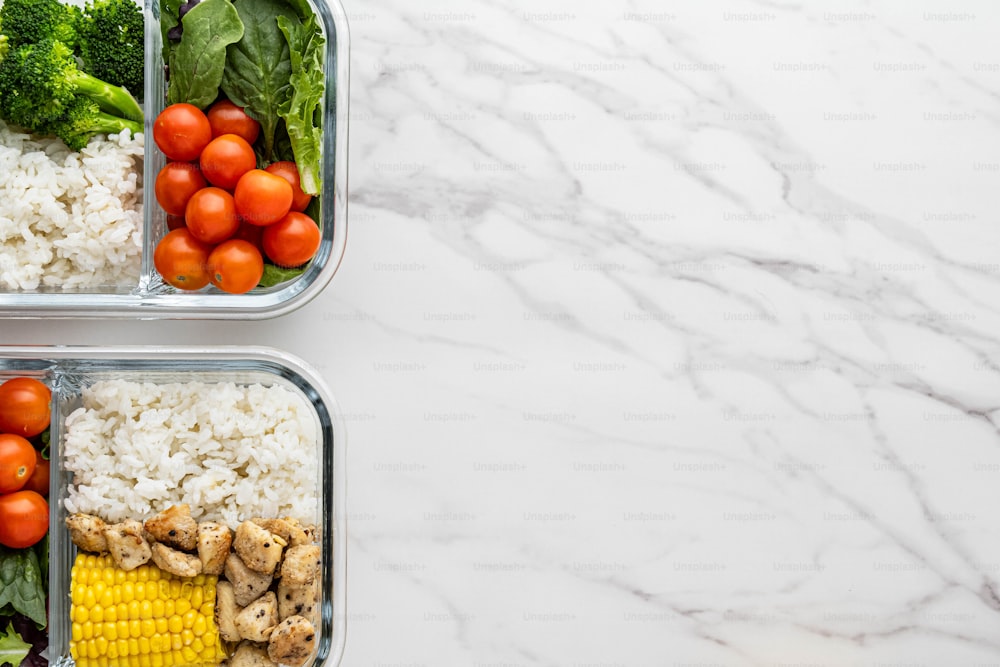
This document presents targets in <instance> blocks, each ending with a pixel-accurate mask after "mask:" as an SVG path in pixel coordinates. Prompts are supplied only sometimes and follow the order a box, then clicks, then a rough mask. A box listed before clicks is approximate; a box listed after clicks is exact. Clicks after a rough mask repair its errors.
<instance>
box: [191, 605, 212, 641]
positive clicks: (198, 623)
mask: <svg viewBox="0 0 1000 667" xmlns="http://www.w3.org/2000/svg"><path fill="white" fill-rule="evenodd" d="M188 613H190V614H194V612H193V611H192V612H188ZM207 629H208V624H206V623H205V617H204V616H202V615H201V614H196V615H195V618H194V623H192V624H191V630H192V631H194V634H195V636H197V637H201V636H202V635H203V634H205V630H207Z"/></svg>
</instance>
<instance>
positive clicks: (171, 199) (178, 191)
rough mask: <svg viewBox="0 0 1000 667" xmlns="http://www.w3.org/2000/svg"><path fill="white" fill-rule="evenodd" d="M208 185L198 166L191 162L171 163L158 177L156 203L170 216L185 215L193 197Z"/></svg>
mask: <svg viewBox="0 0 1000 667" xmlns="http://www.w3.org/2000/svg"><path fill="white" fill-rule="evenodd" d="M207 185H208V183H206V182H205V177H204V176H202V175H201V171H200V170H199V169H198V165H196V164H192V163H190V162H169V163H167V165H166V166H165V167H163V169H161V170H160V173H159V174H157V175H156V186H155V191H156V201H158V202H159V203H160V206H162V207H163V210H164V211H166V212H167V213H168V214H170V215H184V207H185V206H187V203H188V200H189V199H191V195H193V194H194V193H196V192H198V190H201V189H202V188H204V187H205V186H207Z"/></svg>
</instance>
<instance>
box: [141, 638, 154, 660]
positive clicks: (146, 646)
mask: <svg viewBox="0 0 1000 667" xmlns="http://www.w3.org/2000/svg"><path fill="white" fill-rule="evenodd" d="M150 646H151V644H150V641H149V638H148V637H139V655H147V656H148V655H149V654H150V653H151V652H152V649H151V648H150Z"/></svg>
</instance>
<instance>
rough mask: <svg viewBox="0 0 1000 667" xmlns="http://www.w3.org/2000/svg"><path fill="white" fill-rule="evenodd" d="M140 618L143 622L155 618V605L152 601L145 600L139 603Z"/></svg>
mask: <svg viewBox="0 0 1000 667" xmlns="http://www.w3.org/2000/svg"><path fill="white" fill-rule="evenodd" d="M139 618H141V619H143V620H145V619H147V618H153V603H152V602H151V601H149V600H143V601H142V602H140V603H139Z"/></svg>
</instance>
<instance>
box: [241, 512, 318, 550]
mask: <svg viewBox="0 0 1000 667" xmlns="http://www.w3.org/2000/svg"><path fill="white" fill-rule="evenodd" d="M251 521H253V522H254V523H255V524H257V525H258V526H260V527H261V528H266V529H267V530H269V531H271V532H272V533H274V534H275V535H277V536H278V537H280V538H281V539H283V540H285V541H286V542H287V543H288V545H289V546H292V547H297V546H299V545H300V544H311V543H312V541H313V533H314V532H315V528H313V527H312V526H303V525H302V524H301V523H299V522H298V520H296V519H293V518H292V517H285V518H283V519H251Z"/></svg>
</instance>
